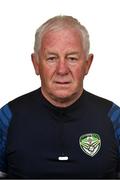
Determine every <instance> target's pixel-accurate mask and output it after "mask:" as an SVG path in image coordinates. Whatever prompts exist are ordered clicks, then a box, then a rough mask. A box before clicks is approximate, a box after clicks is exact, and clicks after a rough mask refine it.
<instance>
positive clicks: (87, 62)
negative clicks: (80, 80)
mask: <svg viewBox="0 0 120 180" xmlns="http://www.w3.org/2000/svg"><path fill="white" fill-rule="evenodd" d="M93 57H94V55H93V54H89V55H88V58H87V60H86V67H85V75H87V74H88V71H89V69H90V66H91V64H92V61H93Z"/></svg>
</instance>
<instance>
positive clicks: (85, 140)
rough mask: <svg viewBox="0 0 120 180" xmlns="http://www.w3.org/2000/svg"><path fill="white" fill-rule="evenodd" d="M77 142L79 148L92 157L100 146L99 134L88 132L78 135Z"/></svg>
mask: <svg viewBox="0 0 120 180" xmlns="http://www.w3.org/2000/svg"><path fill="white" fill-rule="evenodd" d="M79 144H80V147H81V149H82V150H83V151H84V152H85V153H86V154H87V155H89V156H91V157H93V156H95V154H97V153H98V151H99V150H100V147H101V139H100V136H99V135H98V134H96V133H89V134H84V135H82V136H80V138H79Z"/></svg>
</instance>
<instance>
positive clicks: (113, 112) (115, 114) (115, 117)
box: [108, 103, 120, 178]
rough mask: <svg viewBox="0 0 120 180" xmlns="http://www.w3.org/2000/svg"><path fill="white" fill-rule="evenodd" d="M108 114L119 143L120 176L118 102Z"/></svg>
mask: <svg viewBox="0 0 120 180" xmlns="http://www.w3.org/2000/svg"><path fill="white" fill-rule="evenodd" d="M108 116H109V117H110V119H111V121H112V124H113V128H114V132H115V137H116V140H117V141H116V142H117V145H118V168H117V169H118V178H120V107H119V106H117V105H116V104H114V103H113V106H112V108H111V109H110V111H109V114H108Z"/></svg>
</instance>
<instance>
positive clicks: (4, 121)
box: [0, 105, 12, 178]
mask: <svg viewBox="0 0 120 180" xmlns="http://www.w3.org/2000/svg"><path fill="white" fill-rule="evenodd" d="M11 118H12V113H11V111H10V108H9V106H8V105H5V106H3V107H2V108H1V109H0V178H2V177H5V175H6V168H7V164H6V154H5V152H6V141H7V131H8V127H9V124H10V120H11Z"/></svg>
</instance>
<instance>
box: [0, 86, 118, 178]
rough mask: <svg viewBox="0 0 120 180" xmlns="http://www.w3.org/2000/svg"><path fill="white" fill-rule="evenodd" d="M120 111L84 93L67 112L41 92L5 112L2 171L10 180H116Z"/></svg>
mask: <svg viewBox="0 0 120 180" xmlns="http://www.w3.org/2000/svg"><path fill="white" fill-rule="evenodd" d="M119 166H120V108H119V107H118V106H117V105H115V104H114V103H113V102H111V101H108V100H106V99H103V98H101V97H98V96H95V95H93V94H91V93H89V92H87V91H85V90H84V91H83V93H82V95H81V97H80V98H79V99H78V100H77V101H76V102H75V103H74V104H72V105H71V106H69V107H67V108H58V107H55V106H53V105H52V104H50V103H49V102H48V101H47V100H46V99H45V98H44V97H43V95H42V93H41V89H37V90H35V91H33V92H31V93H28V94H26V95H23V96H21V97H19V98H17V99H15V100H13V101H11V102H9V103H8V104H7V105H5V106H4V107H2V108H1V110H0V171H2V172H6V173H7V174H8V178H116V177H117V174H118V172H119V171H120V167H119Z"/></svg>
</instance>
